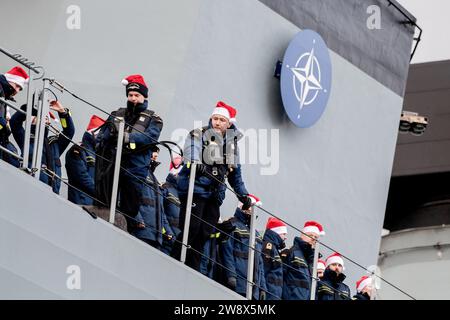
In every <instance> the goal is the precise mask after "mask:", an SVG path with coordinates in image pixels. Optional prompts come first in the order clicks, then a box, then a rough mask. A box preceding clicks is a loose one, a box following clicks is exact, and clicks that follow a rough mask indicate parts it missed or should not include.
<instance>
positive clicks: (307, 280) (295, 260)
mask: <svg viewBox="0 0 450 320" xmlns="http://www.w3.org/2000/svg"><path fill="white" fill-rule="evenodd" d="M313 260H314V249H313V248H311V246H310V245H309V244H308V243H307V242H305V241H303V240H302V239H301V238H300V237H295V238H294V244H293V246H292V247H291V248H290V249H289V253H288V255H287V258H286V264H287V265H286V266H284V271H283V272H284V273H283V283H284V285H283V300H310V298H311V280H312V278H311V274H312V264H313Z"/></svg>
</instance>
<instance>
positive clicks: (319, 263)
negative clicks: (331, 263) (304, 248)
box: [317, 259, 325, 270]
mask: <svg viewBox="0 0 450 320" xmlns="http://www.w3.org/2000/svg"><path fill="white" fill-rule="evenodd" d="M317 270H325V261H323V260H320V259H319V260H318V261H317Z"/></svg>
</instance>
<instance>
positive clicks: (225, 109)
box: [211, 101, 237, 122]
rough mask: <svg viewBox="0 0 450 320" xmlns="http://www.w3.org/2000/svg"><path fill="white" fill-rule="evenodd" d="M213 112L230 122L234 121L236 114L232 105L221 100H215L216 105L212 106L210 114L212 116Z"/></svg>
mask: <svg viewBox="0 0 450 320" xmlns="http://www.w3.org/2000/svg"><path fill="white" fill-rule="evenodd" d="M215 114H218V115H221V116H224V117H225V118H227V119H228V121H230V122H236V114H237V111H236V109H235V108H233V107H232V106H230V105H228V104H226V103H225V102H223V101H219V102H217V105H216V107H215V108H214V110H213V112H212V114H211V116H213V115H215Z"/></svg>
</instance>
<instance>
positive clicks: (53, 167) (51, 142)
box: [10, 100, 75, 194]
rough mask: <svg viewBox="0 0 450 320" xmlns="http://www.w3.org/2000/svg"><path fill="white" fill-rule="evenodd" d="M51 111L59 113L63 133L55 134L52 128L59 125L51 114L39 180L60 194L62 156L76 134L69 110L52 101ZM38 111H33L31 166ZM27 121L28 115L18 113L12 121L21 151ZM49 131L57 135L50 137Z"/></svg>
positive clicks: (46, 131)
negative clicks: (24, 126) (24, 123)
mask: <svg viewBox="0 0 450 320" xmlns="http://www.w3.org/2000/svg"><path fill="white" fill-rule="evenodd" d="M26 108H27V105H22V106H21V109H22V110H23V111H26ZM50 109H51V110H54V111H56V112H57V113H58V117H59V122H60V124H61V127H62V133H61V132H55V130H54V129H53V128H51V127H52V126H55V125H56V123H57V120H56V117H55V116H54V115H53V113H52V112H49V115H48V116H46V120H45V121H46V129H45V138H44V142H43V144H44V145H43V149H42V164H41V166H42V170H41V173H40V176H39V179H40V180H41V181H42V182H44V183H45V184H48V185H49V186H50V187H51V188H52V190H53V192H55V193H58V194H59V189H60V187H61V179H60V178H61V159H60V158H61V155H62V154H63V153H64V151H65V150H66V148H67V147H68V145H69V143H70V141H71V139H72V138H73V135H74V134H75V126H74V124H73V120H72V116H71V113H70V111H69V109H67V108H64V107H63V106H62V105H61V103H60V102H59V101H58V100H54V101H50ZM35 113H36V110H33V112H32V114H33V118H32V125H31V137H30V153H29V164H30V165H31V161H32V159H33V150H34V142H35V141H34V132H35V130H36V117H35ZM25 120H26V115H25V114H23V113H20V112H16V113H15V114H14V115H13V116H12V117H11V120H10V124H11V131H12V134H13V137H14V140H16V142H17V145H18V146H19V148H20V150H21V151H22V155H23V149H24V143H25V129H24V128H23V126H22V124H23V122H24V121H25ZM49 131H51V132H54V133H55V134H54V135H52V136H49V135H48V133H49Z"/></svg>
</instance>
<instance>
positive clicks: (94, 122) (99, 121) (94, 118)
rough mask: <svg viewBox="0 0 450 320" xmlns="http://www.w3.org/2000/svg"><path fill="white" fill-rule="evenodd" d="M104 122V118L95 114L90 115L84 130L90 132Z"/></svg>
mask: <svg viewBox="0 0 450 320" xmlns="http://www.w3.org/2000/svg"><path fill="white" fill-rule="evenodd" d="M104 123H105V120H103V119H102V118H100V117H99V116H97V115H95V114H94V115H92V117H91V120H89V124H88V126H87V128H86V131H88V132H92V131H95V130H96V129H98V128H99V127H101V126H102V125H103V124H104Z"/></svg>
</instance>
